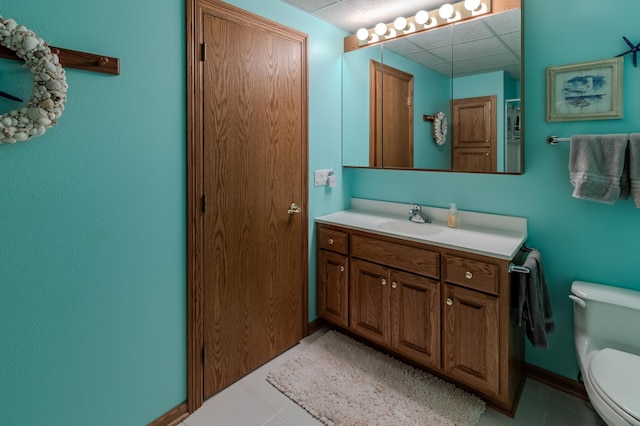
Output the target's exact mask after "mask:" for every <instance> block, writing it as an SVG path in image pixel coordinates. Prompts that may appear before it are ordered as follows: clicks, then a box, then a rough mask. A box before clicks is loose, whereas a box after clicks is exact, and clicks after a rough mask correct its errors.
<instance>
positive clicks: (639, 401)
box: [589, 348, 640, 421]
mask: <svg viewBox="0 0 640 426" xmlns="http://www.w3.org/2000/svg"><path fill="white" fill-rule="evenodd" d="M589 373H590V375H591V377H592V379H593V382H594V384H595V385H596V386H594V387H595V388H596V390H597V391H598V392H599V393H601V394H604V395H603V396H606V399H607V400H609V401H610V402H612V403H614V404H615V405H617V407H618V409H616V407H611V408H613V409H614V410H615V411H620V409H621V410H622V411H623V412H624V413H626V414H627V415H628V416H630V417H631V418H633V419H635V420H637V421H640V392H639V388H640V356H637V355H633V354H630V353H627V352H621V351H617V350H615V349H611V348H606V349H603V350H601V351H599V352H598V353H596V354H595V355H594V356H593V358H592V359H591V362H590V363H589Z"/></svg>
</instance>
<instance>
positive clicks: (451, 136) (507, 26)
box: [343, 9, 523, 173]
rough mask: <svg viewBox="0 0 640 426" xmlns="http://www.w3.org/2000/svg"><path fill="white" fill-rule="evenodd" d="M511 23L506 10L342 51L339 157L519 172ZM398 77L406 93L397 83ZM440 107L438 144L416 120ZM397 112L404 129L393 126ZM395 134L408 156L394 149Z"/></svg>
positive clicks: (353, 161) (516, 33)
mask: <svg viewBox="0 0 640 426" xmlns="http://www.w3.org/2000/svg"><path fill="white" fill-rule="evenodd" d="M520 24H521V12H520V9H513V10H510V11H507V12H502V13H496V14H493V15H489V16H486V17H483V18H480V19H476V20H473V21H468V22H462V23H458V24H454V25H451V26H448V27H443V28H438V29H435V30H431V31H426V32H423V33H418V34H415V35H412V36H410V37H404V38H400V39H395V40H390V41H387V42H384V43H382V44H381V45H378V46H372V47H369V48H364V49H358V50H355V51H351V52H348V53H346V54H344V55H343V114H344V116H343V126H344V127H343V131H344V133H343V150H344V152H343V165H345V166H356V167H390V168H414V169H423V170H424V169H426V170H453V171H473V172H491V173H503V172H506V173H522V170H523V169H522V165H523V160H522V157H523V155H522V154H523V149H522V142H521V138H520V134H521V114H520V108H521V102H520V90H521V88H520V46H521V42H520ZM376 58H380V61H381V62H382V65H378V68H376V66H375V64H374V63H373V62H372V60H373V61H374V62H377V61H378V59H376ZM376 69H377V70H379V72H381V75H377V76H376V72H375V70H376ZM386 71H389V75H388V76H387V75H386V74H385V72H386ZM394 76H402V77H401V78H400V77H394ZM407 79H409V80H410V81H411V84H412V85H413V90H412V94H411V93H409V95H405V93H406V91H407V90H409V89H408V88H404V87H403V86H402V85H400V84H399V82H400V81H403V80H407ZM407 86H408V85H407ZM376 90H377V91H378V92H376ZM376 93H378V94H377V95H376ZM372 94H373V95H372ZM378 97H380V98H382V102H381V103H380V104H376V103H375V101H376V99H377V98H378ZM389 97H392V99H393V100H392V101H391V103H389V102H387V101H388V98H389ZM402 97H405V98H406V102H405V103H403V102H402ZM401 105H404V106H406V107H407V108H405V109H406V110H407V111H404V112H403V111H400V107H401ZM408 107H410V108H408ZM411 109H413V111H412V112H411V111H410V110H411ZM440 111H441V112H444V113H445V114H446V116H447V119H448V122H449V131H448V136H447V138H446V141H445V143H444V144H442V145H438V144H436V143H435V140H434V132H433V131H434V124H433V122H431V121H425V120H424V119H423V116H425V115H426V116H433V115H435V114H436V113H437V112H440ZM406 114H411V117H410V118H411V121H412V122H413V129H412V131H410V132H407V131H404V130H403V129H404V125H402V126H396V125H395V123H396V122H397V117H398V116H399V115H401V116H403V117H404V116H405V115H406ZM400 122H403V121H402V120H400ZM398 127H399V129H398ZM411 137H412V140H407V138H411ZM401 138H403V139H402V141H401V142H402V143H401V144H400V145H402V146H404V147H409V146H412V147H413V149H412V152H411V153H410V155H405V156H402V155H399V154H397V153H394V150H395V149H396V148H394V146H395V145H396V142H398V140H399V139H401ZM487 141H488V142H487ZM407 149H408V148H407ZM410 157H413V159H412V161H411V163H406V161H407V160H406V158H410ZM398 158H404V159H403V160H398Z"/></svg>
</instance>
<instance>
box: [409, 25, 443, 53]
mask: <svg viewBox="0 0 640 426" xmlns="http://www.w3.org/2000/svg"><path fill="white" fill-rule="evenodd" d="M411 41H412V42H413V43H415V44H417V45H418V46H420V47H422V48H423V49H434V48H437V47H443V46H450V45H451V27H446V28H436V29H433V30H429V31H425V32H422V33H418V34H415V35H413V36H411Z"/></svg>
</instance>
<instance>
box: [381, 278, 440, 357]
mask: <svg viewBox="0 0 640 426" xmlns="http://www.w3.org/2000/svg"><path fill="white" fill-rule="evenodd" d="M391 329H392V333H391V336H392V341H391V345H392V347H393V349H394V350H395V351H397V352H398V353H400V354H402V355H405V356H407V357H409V358H411V359H413V360H415V361H417V362H420V363H422V364H425V365H428V366H432V367H435V368H440V282H439V281H436V280H432V279H429V278H425V277H422V276H420V275H415V274H409V273H406V272H400V271H392V273H391Z"/></svg>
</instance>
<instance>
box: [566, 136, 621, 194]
mask: <svg viewBox="0 0 640 426" xmlns="http://www.w3.org/2000/svg"><path fill="white" fill-rule="evenodd" d="M627 138H628V135H627V134H610V135H574V136H572V137H571V148H570V152H569V177H570V179H571V184H572V185H573V187H574V190H573V196H574V197H575V198H581V199H584V200H589V201H595V202H599V203H605V204H613V203H615V201H616V200H617V199H618V198H619V197H620V196H621V195H622V197H623V198H624V197H626V196H628V191H627V186H626V184H623V185H622V192H621V190H620V189H621V185H620V183H621V179H622V178H623V172H624V171H625V158H626V151H627ZM625 179H626V175H625Z"/></svg>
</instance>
